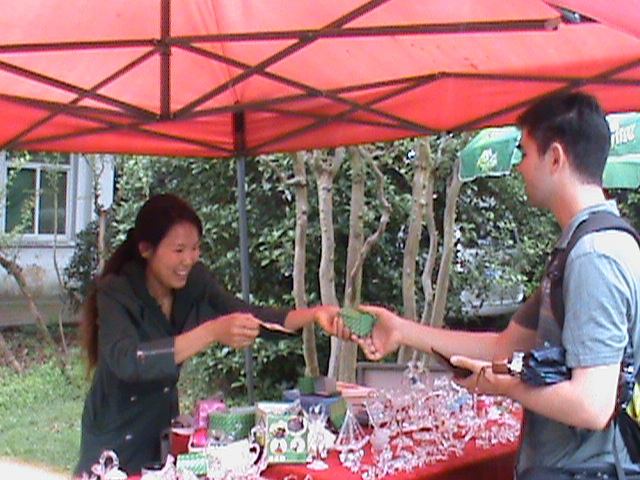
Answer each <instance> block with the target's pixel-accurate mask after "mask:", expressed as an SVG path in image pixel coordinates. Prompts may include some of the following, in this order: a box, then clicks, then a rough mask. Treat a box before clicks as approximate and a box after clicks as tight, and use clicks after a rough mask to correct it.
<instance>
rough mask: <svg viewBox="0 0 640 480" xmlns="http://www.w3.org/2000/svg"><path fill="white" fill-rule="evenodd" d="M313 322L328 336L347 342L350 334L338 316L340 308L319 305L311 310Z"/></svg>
mask: <svg viewBox="0 0 640 480" xmlns="http://www.w3.org/2000/svg"><path fill="white" fill-rule="evenodd" d="M312 311H313V315H314V318H315V322H316V323H317V324H318V325H319V326H320V327H321V328H322V329H323V330H324V331H325V332H327V333H328V334H329V335H333V336H334V337H338V338H340V339H341V340H349V339H350V338H351V332H350V331H349V329H348V328H347V327H346V326H345V324H344V322H343V321H342V319H341V318H340V316H339V315H338V313H339V312H340V308H339V307H337V306H335V305H320V306H317V307H313V309H312Z"/></svg>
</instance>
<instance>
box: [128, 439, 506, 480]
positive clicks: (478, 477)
mask: <svg viewBox="0 0 640 480" xmlns="http://www.w3.org/2000/svg"><path fill="white" fill-rule="evenodd" d="M517 450H518V443H517V442H514V443H510V444H507V445H498V446H496V447H493V448H490V449H481V448H476V447H475V445H474V444H473V442H470V444H469V445H468V446H467V449H466V450H465V453H464V455H462V456H460V457H451V458H449V459H447V460H445V461H441V462H438V463H435V464H433V465H429V466H427V467H424V468H421V469H417V470H414V471H412V472H409V473H402V474H398V475H394V476H389V477H386V478H388V479H389V480H419V479H423V480H424V479H430V480H512V479H513V472H514V465H515V459H516V452H517ZM365 461H366V457H365ZM327 463H328V464H329V469H327V470H322V471H317V470H310V469H308V468H307V466H306V465H302V464H301V465H296V464H279V465H271V466H269V468H267V469H266V470H265V471H264V472H263V474H262V476H263V477H265V478H268V479H272V480H283V479H284V478H285V477H286V476H288V475H295V476H296V477H297V478H298V480H303V479H304V477H305V476H306V475H307V474H309V475H311V476H312V477H313V479H314V480H361V479H362V477H361V476H360V475H357V474H354V473H351V472H350V471H349V470H347V469H346V468H344V467H343V466H342V465H341V464H340V460H339V459H338V454H337V453H336V452H331V454H330V455H329V458H328V459H327ZM129 478H130V479H131V480H139V478H140V477H139V476H131V477H129Z"/></svg>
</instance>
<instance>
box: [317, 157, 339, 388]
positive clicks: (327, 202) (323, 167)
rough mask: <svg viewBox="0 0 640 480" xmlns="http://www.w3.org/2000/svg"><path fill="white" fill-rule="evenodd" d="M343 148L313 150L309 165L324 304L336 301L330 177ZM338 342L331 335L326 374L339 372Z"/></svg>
mask: <svg viewBox="0 0 640 480" xmlns="http://www.w3.org/2000/svg"><path fill="white" fill-rule="evenodd" d="M344 157H345V149H344V148H343V147H339V148H336V149H335V151H334V153H333V155H331V156H330V157H329V158H326V159H325V158H322V153H321V152H319V151H317V150H316V151H314V153H313V156H312V158H311V163H312V169H313V172H314V174H315V177H316V182H317V185H318V216H319V221H320V233H321V238H322V240H321V244H322V247H321V252H320V267H319V269H318V276H319V281H320V298H321V300H322V303H323V305H338V296H337V294H336V279H335V270H334V266H335V236H334V228H333V180H334V178H335V176H336V174H337V173H338V170H339V169H340V165H342V162H343V161H344ZM338 355H339V345H336V339H335V338H333V337H332V338H331V356H330V358H329V371H328V372H327V375H328V376H330V377H332V378H336V377H337V373H338V368H337V367H338V366H337V362H338V358H339V357H338Z"/></svg>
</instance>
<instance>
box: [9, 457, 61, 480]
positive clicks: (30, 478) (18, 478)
mask: <svg viewBox="0 0 640 480" xmlns="http://www.w3.org/2000/svg"><path fill="white" fill-rule="evenodd" d="M0 478H1V479H3V480H69V477H67V476H65V475H61V474H60V473H55V472H50V471H47V470H45V469H42V468H40V467H35V466H32V465H28V464H26V463H18V462H15V461H13V460H7V459H2V458H0Z"/></svg>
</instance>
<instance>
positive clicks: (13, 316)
mask: <svg viewBox="0 0 640 480" xmlns="http://www.w3.org/2000/svg"><path fill="white" fill-rule="evenodd" d="M94 166H95V167H96V168H97V169H96V170H94ZM114 166H115V165H114V157H113V155H86V156H85V155H82V156H81V155H78V156H76V157H75V158H74V160H73V161H72V170H74V172H73V173H72V175H71V176H70V177H71V181H72V182H73V184H71V185H70V193H69V195H70V200H71V202H70V203H71V207H70V209H69V211H68V214H69V215H70V217H71V218H70V222H71V223H70V228H69V235H68V236H66V237H62V238H59V239H58V240H57V241H56V242H55V248H54V245H53V242H52V241H51V240H47V241H41V240H39V239H37V238H35V239H29V240H24V239H22V240H20V239H18V241H17V242H16V245H15V246H14V248H13V249H12V250H11V251H10V252H9V253H11V254H12V255H15V256H16V257H15V258H16V260H17V263H18V264H19V265H20V266H21V267H22V269H23V274H24V276H25V278H26V281H27V284H28V286H29V288H30V291H31V292H32V293H33V295H34V298H35V300H36V304H37V305H38V307H39V308H40V309H41V310H42V314H43V315H44V316H45V317H47V316H49V315H53V314H55V313H56V312H57V311H59V310H60V296H61V295H62V294H63V289H62V287H61V284H60V281H59V279H58V274H59V275H62V274H63V271H64V269H65V267H66V266H67V265H68V264H69V261H70V260H71V257H72V256H73V252H74V248H75V239H76V236H77V234H78V233H79V232H81V231H82V230H83V229H84V228H85V227H86V226H87V224H88V223H89V222H90V221H91V220H92V219H93V218H95V217H96V214H95V211H94V206H93V198H94V190H93V184H94V182H93V177H94V171H100V176H99V181H98V185H99V196H98V201H99V204H100V205H101V207H102V208H109V207H110V206H111V204H112V202H113V186H114V178H115V168H114ZM2 212H4V209H3V210H2ZM58 272H59V273H58ZM33 321H34V319H33V315H32V314H31V313H30V312H29V309H28V305H27V303H26V301H25V299H24V296H23V294H22V292H20V289H19V287H18V285H17V283H16V281H15V280H14V279H13V277H11V276H10V275H9V274H7V272H6V271H5V270H4V269H2V268H0V326H1V325H8V324H21V323H31V322H33Z"/></svg>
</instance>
